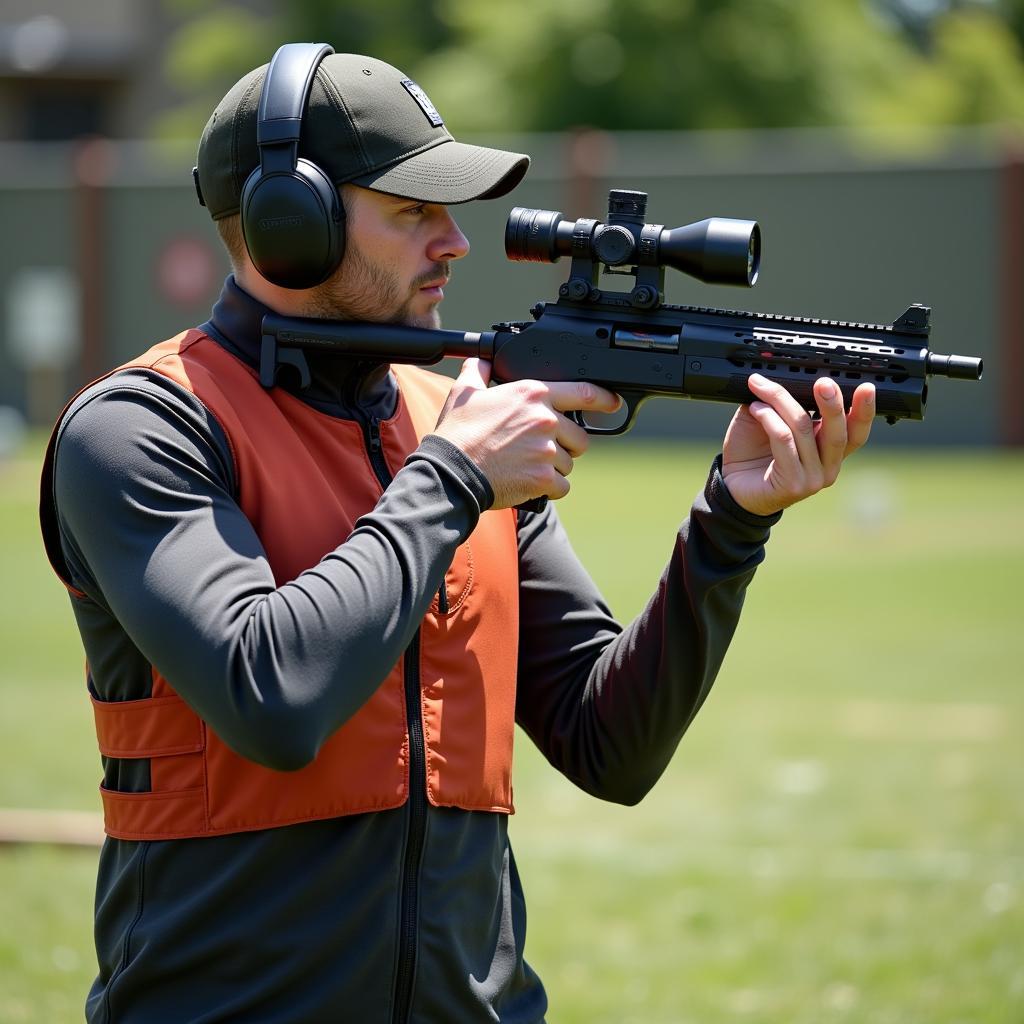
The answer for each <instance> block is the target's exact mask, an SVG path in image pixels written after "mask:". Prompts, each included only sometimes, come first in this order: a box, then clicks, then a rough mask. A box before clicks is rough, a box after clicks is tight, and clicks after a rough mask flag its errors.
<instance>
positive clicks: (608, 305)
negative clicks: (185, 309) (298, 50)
mask: <svg viewBox="0 0 1024 1024" xmlns="http://www.w3.org/2000/svg"><path fill="white" fill-rule="evenodd" d="M646 207H647V196H646V194H645V193H643V192H630V191H625V190H618V189H616V190H613V191H611V192H610V193H609V197H608V219H607V222H605V223H602V222H600V221H597V220H589V219H581V220H577V221H569V220H564V219H563V218H562V215H561V213H556V212H554V211H551V210H527V209H523V208H521V207H516V208H515V209H514V210H513V211H512V212H511V214H510V215H509V219H508V224H507V226H506V229H505V252H506V254H507V255H508V257H509V259H512V260H533V261H539V262H546V263H554V262H556V261H557V260H558V259H559V258H560V257H561V256H570V257H571V258H572V266H571V268H570V271H569V279H568V281H566V282H565V283H564V284H563V285H561V287H560V288H559V290H558V300H557V301H556V302H541V303H538V304H537V305H536V306H534V307H533V309H532V310H531V311H530V312H531V313H532V314H533V321H522V322H509V323H500V324H495V325H494V328H493V330H490V331H482V332H479V333H474V332H464V331H442V330H430V329H426V328H418V327H405V326H401V325H393V324H373V323H356V322H343V321H330V320H316V319H301V318H294V317H282V316H277V315H276V314H271V315H268V316H266V317H264V319H263V347H262V352H261V360H260V382H261V383H262V384H263V386H264V387H272V386H273V385H274V383H275V381H276V379H277V373H278V370H279V368H280V367H281V366H282V365H291V366H292V367H294V368H295V369H296V370H297V371H298V372H299V373H300V374H301V375H302V379H303V382H304V383H307V382H308V377H309V371H308V367H307V366H306V362H305V357H304V356H303V354H302V353H303V350H304V349H309V350H315V349H319V350H329V351H333V352H339V353H345V354H348V355H352V356H358V357H367V358H376V359H379V360H381V361H382V362H392V363H417V364H420V365H430V364H433V363H437V362H439V361H440V360H441V359H443V358H444V357H445V356H458V357H463V358H464V357H467V356H478V357H480V358H481V359H487V360H489V361H490V362H491V364H492V380H494V381H496V382H506V381H512V380H523V379H532V380H546V381H556V380H588V381H592V382H593V383H595V384H600V385H602V386H603V387H605V388H607V389H608V390H609V391H614V392H616V393H618V394H619V395H621V396H622V399H623V402H624V404H625V410H626V414H625V418H624V419H623V420H622V421H621V422H619V423H617V424H616V425H614V426H598V425H594V424H591V423H588V422H586V421H585V419H584V417H583V414H581V413H574V414H572V415H573V418H574V419H576V421H577V422H578V423H580V424H581V425H582V426H584V427H585V428H586V429H587V430H588V431H589V432H590V433H594V434H621V433H624V432H625V431H626V430H628V429H629V428H630V427H631V426H632V425H633V422H634V420H635V419H636V414H637V410H638V409H639V408H640V405H641V404H642V403H643V402H645V401H646V400H647V399H648V398H650V397H652V396H654V395H666V396H669V397H674V398H694V399H701V400H704V401H712V402H730V403H732V404H739V403H744V402H750V401H751V400H752V398H753V395H752V394H751V392H750V390H749V389H748V387H747V380H748V378H749V377H750V375H751V374H752V373H759V374H761V375H762V376H764V377H767V378H768V379H770V380H773V381H775V382H776V383H778V384H781V385H782V386H783V387H784V388H785V389H786V390H787V391H788V392H790V393H791V394H792V395H793V396H794V397H795V398H796V399H797V401H798V402H799V403H800V404H801V406H803V408H805V409H807V410H808V411H810V412H815V411H816V410H817V406H816V404H815V401H814V396H813V393H812V386H813V384H814V381H815V379H816V378H817V377H821V376H828V377H831V378H832V379H833V380H835V382H836V384H838V385H839V387H840V389H841V390H842V393H843V399H844V402H845V403H846V406H847V407H849V405H850V401H851V399H852V396H853V392H854V390H855V389H856V388H857V386H858V385H859V384H861V383H862V382H864V381H871V382H873V383H874V385H875V391H876V404H875V409H876V414H877V415H879V416H884V417H885V418H886V419H887V420H888V421H889V422H890V423H895V422H896V421H897V420H900V419H912V420H920V419H923V418H924V411H925V405H926V403H927V399H928V377H929V376H944V377H956V378H959V379H962V380H980V379H981V373H982V361H981V359H978V358H975V357H973V356H943V355H937V354H936V353H934V352H931V351H929V349H928V344H927V343H928V334H929V330H930V326H929V315H930V310H929V308H928V307H927V306H921V305H916V304H915V305H912V306H910V307H909V308H908V309H907V311H906V312H905V313H904V314H903V315H902V316H901V317H900V318H899V319H898V320H896V321H895V322H894V323H893V324H892V325H890V326H883V325H878V324H862V323H850V322H847V321H845V320H819V319H816V318H814V317H808V316H785V315H782V314H777V313H747V312H743V311H741V310H732V309H710V308H707V307H704V306H672V305H666V304H665V303H664V280H665V267H666V266H672V267H675V268H676V269H678V270H682V271H683V272H685V273H688V274H690V275H692V276H694V277H696V278H698V279H699V280H702V281H706V282H709V283H718V284H742V285H747V286H750V285H753V284H754V282H755V281H756V280H757V272H758V268H759V265H760V259H761V233H760V229H759V228H758V226H757V224H756V223H755V222H754V221H745V220H732V219H729V218H723V217H712V218H709V219H707V220H703V221H700V222H699V223H696V224H688V225H685V226H684V227H679V228H671V229H669V228H665V227H663V226H662V225H661V224H646V223H645V222H644V220H645V214H646ZM623 268H625V269H623ZM602 269H603V270H604V272H605V273H608V274H622V275H628V276H631V277H633V278H634V279H635V283H634V285H633V287H632V288H631V290H630V291H628V292H615V291H608V290H606V289H602V288H599V287H598V282H599V277H600V273H601V271H602Z"/></svg>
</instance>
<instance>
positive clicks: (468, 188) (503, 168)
mask: <svg viewBox="0 0 1024 1024" xmlns="http://www.w3.org/2000/svg"><path fill="white" fill-rule="evenodd" d="M529 166H530V158H529V157H528V156H526V155H525V154H524V153H509V152H506V151H505V150H503V149H488V148H486V147H485V146H470V145H468V144H467V143H465V142H456V141H455V140H454V139H452V140H450V141H445V142H443V143H441V144H440V145H437V146H432V147H431V148H430V149H427V150H424V151H423V152H421V153H415V154H413V155H412V156H410V157H406V159H404V160H402V161H401V162H400V163H397V164H392V165H391V166H390V167H385V168H384V169H382V170H379V171H373V172H371V173H370V174H363V175H360V176H359V177H358V178H352V179H351V181H352V182H353V183H354V184H356V185H362V186H363V187H364V188H372V189H374V191H376V192H388V193H390V194H391V195H396V196H404V197H406V198H408V199H418V200H420V202H424V203H445V204H446V205H451V204H453V203H468V202H469V201H470V200H472V199H496V198H497V197H498V196H503V195H505V194H506V193H507V192H511V191H512V189H514V188H515V187H516V185H518V184H519V182H520V181H522V180H523V175H525V174H526V169H527V168H528V167H529Z"/></svg>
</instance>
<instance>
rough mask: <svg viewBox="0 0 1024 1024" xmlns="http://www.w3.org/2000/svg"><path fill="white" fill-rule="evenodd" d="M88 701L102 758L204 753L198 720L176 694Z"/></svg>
mask: <svg viewBox="0 0 1024 1024" xmlns="http://www.w3.org/2000/svg"><path fill="white" fill-rule="evenodd" d="M90 697H91V699H92V710H93V715H94V717H95V719H96V736H97V737H98V739H99V745H100V753H101V754H103V755H104V756H105V757H123V758H129V759H134V758H141V757H171V756H173V755H175V754H194V753H197V752H198V751H200V750H202V749H203V727H202V723H201V722H200V720H199V716H198V715H196V713H195V712H194V711H193V710H192V709H191V708H190V707H189V706H188V705H187V704H186V703H185V702H184V701H183V700H182V699H181V698H180V697H179V696H177V694H169V695H167V696H165V697H147V698H144V699H142V700H125V701H102V700H97V699H96V698H95V697H92V695H91V694H90Z"/></svg>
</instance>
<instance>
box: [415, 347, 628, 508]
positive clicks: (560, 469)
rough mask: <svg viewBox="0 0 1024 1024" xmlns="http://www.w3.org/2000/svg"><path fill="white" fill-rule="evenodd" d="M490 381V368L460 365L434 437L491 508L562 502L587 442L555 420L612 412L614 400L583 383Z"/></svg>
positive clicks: (568, 423)
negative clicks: (468, 471)
mask: <svg viewBox="0 0 1024 1024" xmlns="http://www.w3.org/2000/svg"><path fill="white" fill-rule="evenodd" d="M490 379H491V364H490V363H488V362H485V361H483V360H480V359H467V360H466V361H465V363H463V364H462V372H461V373H460V374H459V377H458V380H456V382H455V385H454V387H452V390H451V394H450V395H449V396H448V401H447V402H445V405H444V408H443V409H442V410H441V415H440V416H439V417H438V421H437V427H436V428H435V429H434V433H435V434H437V435H438V436H439V437H443V438H445V439H446V440H448V441H451V443H452V444H454V445H455V446H456V447H457V448H461V449H462V451H464V452H465V453H466V455H468V456H469V458H470V459H472V460H473V462H474V463H476V465H477V466H478V467H479V468H480V470H481V472H482V473H483V474H484V476H486V477H487V479H488V481H489V482H490V485H491V489H492V490H493V491H494V504H493V506H492V508H511V507H512V506H514V505H520V504H522V503H523V502H525V501H529V500H530V499H531V498H539V497H541V496H547V497H549V498H562V497H565V495H566V494H568V493H569V481H568V480H567V479H566V477H567V476H568V475H569V474H570V473H571V472H572V467H573V459H577V458H579V457H580V456H581V455H582V454H583V453H584V452H585V451H586V450H587V446H588V444H589V440H590V438H589V435H588V434H587V432H586V431H585V430H584V429H583V428H582V427H580V426H579V425H578V424H576V423H574V422H573V421H572V420H570V419H569V418H568V417H566V416H563V415H562V413H565V412H569V411H571V410H574V409H579V410H585V411H589V412H615V410H616V409H618V407H619V405H620V404H621V400H620V399H619V396H618V395H614V394H612V393H611V392H610V391H606V390H605V389H604V388H601V387H597V386H596V385H595V384H590V383H587V382H585V381H567V382H555V383H545V382H542V381H536V380H520V381H515V382H513V383H510V384H499V385H497V386H496V387H493V388H490V389H488V387H487V385H488V383H489V382H490Z"/></svg>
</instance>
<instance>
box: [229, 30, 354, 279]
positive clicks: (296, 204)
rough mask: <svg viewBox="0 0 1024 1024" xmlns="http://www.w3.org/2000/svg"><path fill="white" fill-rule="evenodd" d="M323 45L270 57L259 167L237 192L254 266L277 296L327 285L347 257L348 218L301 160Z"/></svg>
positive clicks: (317, 173)
mask: <svg viewBox="0 0 1024 1024" xmlns="http://www.w3.org/2000/svg"><path fill="white" fill-rule="evenodd" d="M330 53H334V50H333V49H332V48H331V47H330V46H328V45H327V44H326V43H286V44H285V45H284V46H282V47H281V48H280V49H279V50H278V51H277V53H275V54H274V57H273V59H272V60H271V62H270V67H269V68H268V69H267V77H266V78H265V79H264V81H263V91H262V92H261V93H260V105H259V117H258V119H257V124H256V144H257V145H258V146H259V151H260V165H259V167H257V168H256V169H255V170H254V171H253V172H252V174H250V175H249V177H248V178H247V179H246V182H245V185H244V186H243V187H242V198H241V218H242V234H243V235H244V236H245V246H246V248H247V249H248V250H249V256H250V257H251V259H252V262H253V265H254V266H255V267H256V269H257V270H258V271H259V272H260V274H261V275H262V276H263V277H265V278H266V279H267V280H268V281H270V282H271V283H273V284H276V285H280V286H281V287H282V288H312V287H313V286H314V285H318V284H320V283H321V282H322V281H325V280H326V279H327V278H328V277H330V275H331V274H332V273H333V272H334V271H335V270H336V269H337V267H338V264H339V263H341V257H342V256H343V255H344V252H345V210H344V207H343V206H342V204H341V200H340V198H339V196H338V190H337V189H336V188H335V187H334V182H332V181H331V179H330V177H329V176H328V175H327V174H325V173H324V172H323V170H321V169H320V168H319V167H318V166H317V165H316V164H314V163H313V162H312V161H310V160H305V159H302V158H300V157H299V134H300V132H301V129H302V114H303V111H304V110H305V108H306V104H307V103H308V102H309V93H310V89H312V87H313V77H314V76H315V74H316V69H317V67H318V66H319V64H320V61H322V60H323V59H324V57H326V56H327V55H328V54H330Z"/></svg>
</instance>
